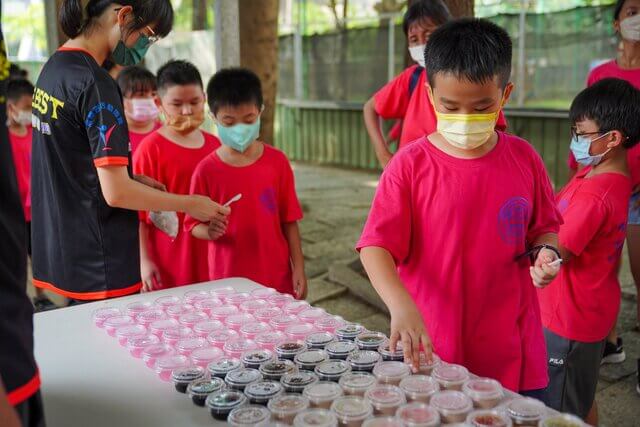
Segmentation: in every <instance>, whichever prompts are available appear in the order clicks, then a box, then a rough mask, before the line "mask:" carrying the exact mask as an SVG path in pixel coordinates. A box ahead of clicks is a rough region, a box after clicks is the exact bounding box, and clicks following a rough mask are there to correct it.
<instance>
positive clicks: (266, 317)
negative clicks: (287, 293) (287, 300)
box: [253, 307, 284, 323]
mask: <svg viewBox="0 0 640 427" xmlns="http://www.w3.org/2000/svg"><path fill="white" fill-rule="evenodd" d="M283 314H284V312H283V311H282V309H280V308H278V307H267V308H261V309H260V310H256V311H255V313H253V317H255V318H256V320H257V321H258V322H265V323H269V322H270V321H271V319H273V318H274V317H278V316H282V315H283Z"/></svg>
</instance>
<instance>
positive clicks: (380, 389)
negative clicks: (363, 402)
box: [364, 384, 407, 416]
mask: <svg viewBox="0 0 640 427" xmlns="http://www.w3.org/2000/svg"><path fill="white" fill-rule="evenodd" d="M364 397H365V398H366V399H367V400H368V401H369V402H370V403H371V405H373V409H374V412H375V414H376V415H384V416H392V415H394V414H395V413H396V411H397V410H398V408H400V406H402V405H404V404H405V403H407V398H406V397H405V395H404V392H403V391H402V390H400V387H397V386H394V385H385V384H379V385H376V386H374V387H372V388H370V389H369V390H367V392H366V393H365V394H364Z"/></svg>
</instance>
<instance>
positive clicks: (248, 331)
mask: <svg viewBox="0 0 640 427" xmlns="http://www.w3.org/2000/svg"><path fill="white" fill-rule="evenodd" d="M272 329H273V328H272V327H271V325H269V324H268V323H266V322H251V323H245V324H244V325H242V326H241V327H240V335H242V336H243V337H245V338H250V339H254V338H255V337H256V336H257V335H258V334H261V333H263V332H269V331H271V330H272Z"/></svg>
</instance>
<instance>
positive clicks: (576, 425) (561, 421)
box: [540, 414, 587, 427]
mask: <svg viewBox="0 0 640 427" xmlns="http://www.w3.org/2000/svg"><path fill="white" fill-rule="evenodd" d="M586 426H587V424H585V423H584V422H583V421H582V420H581V419H580V418H578V417H576V416H574V415H569V414H560V415H551V416H548V417H545V418H544V419H543V420H542V421H540V427H586Z"/></svg>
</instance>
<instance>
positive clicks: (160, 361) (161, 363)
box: [155, 354, 191, 381]
mask: <svg viewBox="0 0 640 427" xmlns="http://www.w3.org/2000/svg"><path fill="white" fill-rule="evenodd" d="M187 366H191V361H190V360H189V358H188V357H186V356H183V355H180V354H173V355H170V356H163V357H158V358H157V359H156V363H155V371H156V374H158V376H159V377H160V379H161V380H163V381H169V380H170V379H171V373H172V372H173V371H174V370H175V369H179V368H186V367H187Z"/></svg>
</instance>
